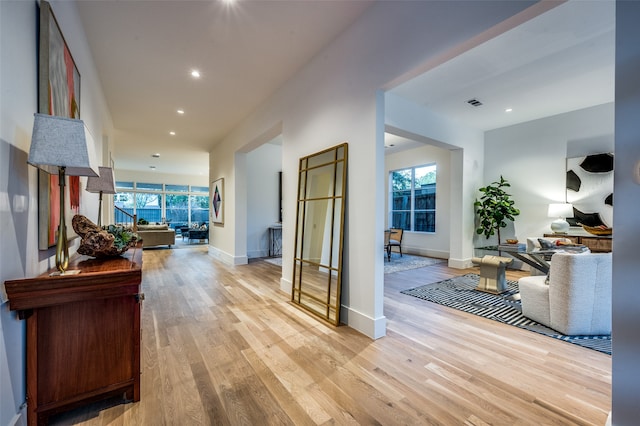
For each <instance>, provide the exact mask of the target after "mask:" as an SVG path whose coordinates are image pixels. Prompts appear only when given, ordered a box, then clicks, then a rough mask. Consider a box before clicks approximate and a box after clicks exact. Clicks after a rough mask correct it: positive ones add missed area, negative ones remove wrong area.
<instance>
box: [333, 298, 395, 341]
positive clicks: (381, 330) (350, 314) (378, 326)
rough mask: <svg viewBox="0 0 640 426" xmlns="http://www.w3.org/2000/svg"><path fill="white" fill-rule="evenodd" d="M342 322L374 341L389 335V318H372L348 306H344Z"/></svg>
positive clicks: (341, 313) (342, 308)
mask: <svg viewBox="0 0 640 426" xmlns="http://www.w3.org/2000/svg"><path fill="white" fill-rule="evenodd" d="M340 322H342V323H344V324H346V325H347V326H349V327H351V328H353V329H354V330H357V331H359V332H360V333H362V334H364V335H365V336H368V337H370V338H372V339H374V340H375V339H379V338H380V337H384V336H386V334H387V318H386V317H385V316H381V317H378V318H371V317H370V316H368V315H365V314H363V313H362V312H358V311H356V310H354V309H351V308H350V307H348V306H344V305H342V307H341V310H340Z"/></svg>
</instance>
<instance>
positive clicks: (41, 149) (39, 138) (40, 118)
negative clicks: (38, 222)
mask: <svg viewBox="0 0 640 426" xmlns="http://www.w3.org/2000/svg"><path fill="white" fill-rule="evenodd" d="M27 163H29V164H31V165H33V166H36V167H38V168H39V169H42V170H44V171H45V172H47V173H49V174H56V173H57V174H58V185H59V186H60V203H59V208H60V223H59V224H58V242H57V243H56V268H57V269H58V272H57V274H59V275H65V274H71V273H77V272H78V271H67V267H68V266H69V243H68V241H67V227H66V224H65V217H64V186H65V175H70V176H94V177H95V176H98V173H97V171H98V163H97V161H96V155H95V151H94V142H93V139H92V138H91V133H89V130H88V129H87V128H86V126H85V125H84V123H83V122H82V121H81V120H75V119H72V118H64V117H57V116H54V115H45V114H34V121H33V133H32V135H31V148H30V149H29V158H28V159H27Z"/></svg>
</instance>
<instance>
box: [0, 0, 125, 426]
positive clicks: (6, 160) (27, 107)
mask: <svg viewBox="0 0 640 426" xmlns="http://www.w3.org/2000/svg"><path fill="white" fill-rule="evenodd" d="M52 8H53V11H54V14H55V16H56V18H57V19H58V23H59V25H60V27H61V30H62V33H63V34H64V37H65V39H66V41H67V44H68V45H69V49H70V51H71V53H72V55H73V58H74V60H75V62H76V65H77V66H78V69H79V71H80V75H81V96H82V98H81V104H80V109H81V111H80V117H81V118H82V119H83V121H85V123H86V124H87V127H88V128H89V130H90V131H91V133H92V134H93V136H94V139H95V142H96V144H95V150H96V154H97V156H98V159H99V160H102V161H100V163H101V164H104V165H106V164H108V162H107V160H106V159H105V158H102V157H103V153H105V152H109V149H108V147H106V146H103V143H104V141H107V144H108V139H109V136H110V135H111V134H112V128H111V118H110V116H109V113H108V110H107V109H106V106H105V105H106V103H105V101H104V96H103V94H102V91H101V88H100V85H99V82H98V80H97V73H96V72H95V68H94V65H93V63H92V59H91V54H90V52H89V49H88V46H87V44H86V38H85V37H84V33H83V30H82V26H81V25H80V23H79V20H78V15H77V12H76V10H75V4H74V3H72V2H66V1H55V2H52ZM38 10H39V8H38V4H37V2H35V1H0V43H1V44H0V229H1V234H0V235H1V238H0V253H2V255H1V256H0V282H1V283H4V281H5V280H9V279H20V278H24V277H32V276H35V275H38V274H40V273H42V272H44V271H45V270H46V269H48V268H50V267H53V266H54V264H55V261H54V258H55V249H52V250H48V251H39V250H38V244H37V233H38V229H37V224H38V220H37V216H38V214H37V211H38V210H37V209H38V205H37V194H38V188H37V173H36V169H35V168H34V167H31V166H28V165H27V163H26V161H27V156H28V154H27V153H28V151H29V146H30V142H31V131H32V127H33V114H34V113H35V112H37V111H38V100H37V82H38V68H37V44H38V41H37V36H36V35H37V33H38V29H37V16H38ZM85 183H86V180H85V179H84V178H83V179H82V180H81V187H82V188H84V186H85ZM97 210H98V196H97V194H90V193H88V192H86V191H81V208H80V213H81V214H84V215H87V216H89V217H94V216H95V215H97ZM76 248H77V240H76V241H72V242H71V247H70V251H71V254H73V252H74V251H75V249H76ZM0 293H1V294H3V293H4V285H2V292H0ZM24 346H25V324H24V321H20V320H18V319H17V318H16V314H15V312H11V311H9V307H8V304H7V303H4V299H3V301H2V305H0V377H1V380H0V424H1V425H9V424H26V413H25V411H24V407H23V408H21V405H22V404H23V403H24V402H25V378H24V374H25V371H24V359H25V352H24Z"/></svg>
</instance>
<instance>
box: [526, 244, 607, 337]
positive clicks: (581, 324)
mask: <svg viewBox="0 0 640 426" xmlns="http://www.w3.org/2000/svg"><path fill="white" fill-rule="evenodd" d="M611 263H612V262H611V253H584V254H569V253H556V254H554V255H553V256H552V257H551V268H550V270H549V277H548V283H547V277H546V276H544V275H541V276H528V277H523V278H520V279H519V280H518V286H519V288H520V297H521V301H522V314H523V315H524V316H525V317H527V318H530V319H532V320H534V321H536V322H539V323H540V324H543V325H546V326H547V327H551V328H552V329H554V330H556V331H558V332H560V333H561V334H564V335H572V336H579V335H606V334H611V287H612V285H611V282H612V277H611Z"/></svg>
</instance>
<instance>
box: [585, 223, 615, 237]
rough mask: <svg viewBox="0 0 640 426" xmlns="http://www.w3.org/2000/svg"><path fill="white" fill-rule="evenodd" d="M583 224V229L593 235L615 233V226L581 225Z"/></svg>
mask: <svg viewBox="0 0 640 426" xmlns="http://www.w3.org/2000/svg"><path fill="white" fill-rule="evenodd" d="M581 226H582V229H584V230H585V231H587V232H588V233H590V234H593V235H599V236H603V235H611V234H612V233H613V228H608V227H606V226H587V225H581Z"/></svg>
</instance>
